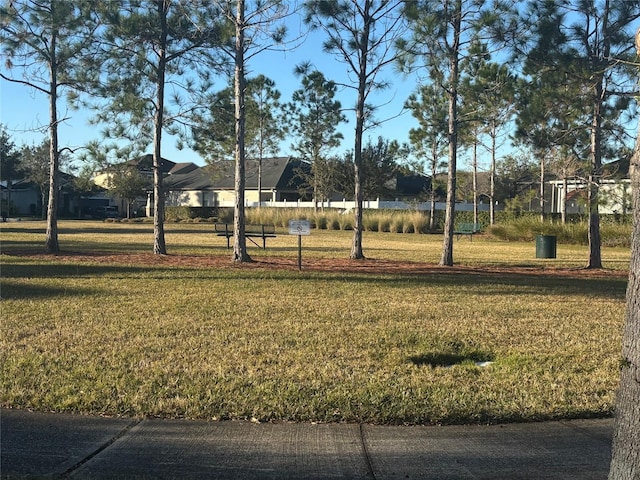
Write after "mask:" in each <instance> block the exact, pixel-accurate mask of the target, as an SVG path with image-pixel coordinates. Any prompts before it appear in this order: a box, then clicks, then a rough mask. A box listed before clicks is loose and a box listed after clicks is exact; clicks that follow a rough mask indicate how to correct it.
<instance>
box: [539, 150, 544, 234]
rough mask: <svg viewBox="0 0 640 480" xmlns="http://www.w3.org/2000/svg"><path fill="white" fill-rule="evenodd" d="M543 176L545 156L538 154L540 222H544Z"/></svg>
mask: <svg viewBox="0 0 640 480" xmlns="http://www.w3.org/2000/svg"><path fill="white" fill-rule="evenodd" d="M544 177H545V156H544V155H541V156H540V191H539V195H540V202H539V203H540V222H544V217H545V215H544Z"/></svg>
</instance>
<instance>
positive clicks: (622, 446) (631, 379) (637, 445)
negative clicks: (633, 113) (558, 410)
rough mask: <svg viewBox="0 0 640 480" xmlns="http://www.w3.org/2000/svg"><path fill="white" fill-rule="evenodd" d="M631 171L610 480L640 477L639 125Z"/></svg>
mask: <svg viewBox="0 0 640 480" xmlns="http://www.w3.org/2000/svg"><path fill="white" fill-rule="evenodd" d="M635 47H636V54H637V57H636V60H637V59H638V56H640V29H638V30H637V32H636V35H635ZM636 68H639V69H640V63H637V62H636ZM630 172H631V182H632V191H633V234H632V235H633V236H632V242H631V261H630V266H629V284H628V286H627V314H626V321H625V326H624V333H623V338H622V362H621V368H620V388H619V390H618V397H617V399H616V420H615V427H614V432H613V447H612V456H611V467H610V470H609V480H631V479H634V478H638V477H639V476H640V430H638V424H640V408H638V406H639V405H640V381H638V380H639V379H640V303H638V299H639V298H640V241H639V239H640V125H638V134H637V138H636V144H635V149H634V152H633V156H632V157H631V168H630Z"/></svg>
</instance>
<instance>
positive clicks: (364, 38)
mask: <svg viewBox="0 0 640 480" xmlns="http://www.w3.org/2000/svg"><path fill="white" fill-rule="evenodd" d="M370 7H371V0H366V1H365V6H364V14H363V21H364V22H363V23H364V28H363V29H362V35H361V37H360V39H361V41H360V64H359V66H358V68H359V71H358V72H359V74H358V102H357V104H356V134H355V149H354V153H353V167H354V168H353V169H354V183H355V191H354V196H355V204H356V205H355V212H354V222H353V242H352V243H351V254H350V255H349V258H351V259H352V260H361V259H363V258H364V253H363V252H362V230H363V228H362V215H363V212H362V202H363V192H362V134H363V132H364V115H365V108H366V106H365V100H366V89H367V78H366V77H367V52H368V49H369V32H370V27H371V25H370V23H371V19H370V17H369V8H370Z"/></svg>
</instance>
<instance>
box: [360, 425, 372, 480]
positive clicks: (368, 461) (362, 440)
mask: <svg viewBox="0 0 640 480" xmlns="http://www.w3.org/2000/svg"><path fill="white" fill-rule="evenodd" d="M359 427H360V444H361V445H362V451H363V452H364V460H365V464H366V466H367V472H368V473H369V476H370V477H371V478H372V479H373V480H376V474H375V472H374V471H373V463H372V462H371V455H369V449H368V448H367V442H366V440H365V438H364V437H365V435H364V425H362V424H360V425H359Z"/></svg>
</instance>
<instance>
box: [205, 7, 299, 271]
mask: <svg viewBox="0 0 640 480" xmlns="http://www.w3.org/2000/svg"><path fill="white" fill-rule="evenodd" d="M215 3H216V4H218V5H219V6H220V8H221V10H222V15H223V17H224V18H225V20H226V21H227V23H228V25H229V26H230V29H231V31H232V34H231V35H232V37H233V38H232V41H230V42H228V43H226V44H224V45H223V46H222V49H223V51H224V52H225V53H226V55H227V57H228V58H230V59H231V60H232V62H233V65H234V106H235V110H234V125H235V155H234V156H235V184H234V190H235V205H234V209H233V212H234V213H233V232H234V235H233V256H232V260H233V261H234V262H250V261H251V257H250V256H249V253H248V252H247V241H246V237H245V212H244V199H245V162H246V145H245V140H246V125H245V122H246V109H245V106H246V104H245V99H246V87H247V79H246V73H245V72H246V67H247V62H248V61H249V60H251V58H253V57H254V56H255V55H257V54H258V53H260V52H262V51H264V50H266V49H268V48H270V47H272V46H274V45H277V44H282V42H283V41H284V38H285V35H286V28H285V27H284V25H283V24H282V20H283V19H284V18H286V16H287V15H288V14H289V7H288V5H287V2H283V1H280V0H255V1H253V2H251V1H249V2H246V1H245V0H215Z"/></svg>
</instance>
